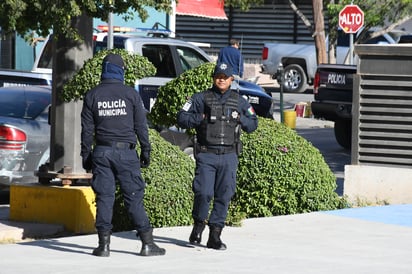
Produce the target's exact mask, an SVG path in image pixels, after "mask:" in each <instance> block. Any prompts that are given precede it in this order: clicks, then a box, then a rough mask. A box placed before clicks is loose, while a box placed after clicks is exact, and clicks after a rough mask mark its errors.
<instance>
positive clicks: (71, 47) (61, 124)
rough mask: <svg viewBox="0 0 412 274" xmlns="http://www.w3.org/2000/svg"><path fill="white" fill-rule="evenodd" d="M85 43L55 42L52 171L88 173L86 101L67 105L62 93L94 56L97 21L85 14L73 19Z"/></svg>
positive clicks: (67, 39)
mask: <svg viewBox="0 0 412 274" xmlns="http://www.w3.org/2000/svg"><path fill="white" fill-rule="evenodd" d="M72 24H73V25H74V26H75V27H76V28H77V29H78V30H79V34H80V35H81V36H82V37H83V38H84V40H83V41H74V40H71V39H69V38H65V37H63V35H61V36H60V37H58V39H56V37H54V39H53V81H52V90H53V91H52V108H51V115H50V120H51V121H50V123H51V132H50V135H51V136H50V164H49V170H50V171H56V172H62V170H63V168H66V167H68V169H67V170H70V171H72V172H73V173H84V172H85V171H84V170H83V168H82V162H81V158H80V130H81V126H80V112H81V109H82V101H77V102H70V103H65V102H63V101H62V100H61V99H60V97H59V94H60V93H61V92H62V90H63V86H64V84H65V83H66V82H67V81H68V80H69V79H70V78H71V77H72V76H73V75H74V74H75V72H76V71H78V70H79V69H80V68H81V67H82V66H83V63H84V61H86V60H87V59H89V58H91V57H92V56H93V48H92V36H93V19H92V18H90V17H88V16H86V15H82V16H79V17H77V18H74V19H73V20H72Z"/></svg>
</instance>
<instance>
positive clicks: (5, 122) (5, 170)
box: [0, 85, 51, 188]
mask: <svg viewBox="0 0 412 274" xmlns="http://www.w3.org/2000/svg"><path fill="white" fill-rule="evenodd" d="M50 102H51V86H40V85H36V86H31V85H29V86H12V87H1V88H0V188H7V187H8V186H10V184H13V183H28V182H34V181H35V180H36V177H35V176H34V171H35V170H37V169H38V168H39V166H40V165H42V164H44V163H45V162H47V161H48V160H49V151H50V125H49V123H48V117H49V106H50Z"/></svg>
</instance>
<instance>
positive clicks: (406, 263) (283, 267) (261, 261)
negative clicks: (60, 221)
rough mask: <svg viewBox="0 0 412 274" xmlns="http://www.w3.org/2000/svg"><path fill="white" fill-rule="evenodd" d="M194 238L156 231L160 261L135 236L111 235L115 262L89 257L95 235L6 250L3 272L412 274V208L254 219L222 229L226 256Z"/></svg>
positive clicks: (1, 253)
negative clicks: (161, 250) (142, 253)
mask: <svg viewBox="0 0 412 274" xmlns="http://www.w3.org/2000/svg"><path fill="white" fill-rule="evenodd" d="M190 231H191V227H189V226H184V227H167V228H157V229H155V231H154V234H155V240H156V242H157V243H158V244H159V245H160V246H161V247H164V248H166V251H167V253H166V255H165V256H161V257H141V256H138V255H137V253H138V251H139V250H140V247H141V243H140V241H138V240H136V237H135V233H134V232H133V231H128V232H121V233H114V234H113V236H112V243H111V256H110V257H109V258H99V257H95V256H92V255H91V252H92V249H93V248H94V247H95V246H96V244H97V235H95V234H94V235H83V236H73V237H62V238H52V239H45V240H36V241H30V242H23V243H16V244H2V245H0V266H1V267H0V273H2V274H3V273H54V274H55V273H99V274H102V273H122V274H124V273H180V274H185V273H198V274H202V273H288V274H291V273H317V274H319V273H327V274H330V273H334V274H337V273H345V274H346V273H374V274H377V273H385V274H386V273H397V274H399V273H412V260H411V258H412V248H411V246H412V205H392V206H380V207H365V208H355V209H344V210H336V211H326V212H314V213H308V214H298V215H288V216H278V217H270V218H256V219H248V220H245V221H244V222H243V224H242V226H241V227H226V228H225V229H224V231H223V234H222V240H223V241H224V242H225V243H226V244H227V246H228V249H227V250H226V251H216V250H211V249H207V248H205V247H204V246H192V245H190V244H189V243H188V241H187V239H188V236H189V234H190ZM207 234H208V232H207V230H206V231H205V232H204V235H203V236H204V237H203V238H204V239H203V243H205V242H206V240H207Z"/></svg>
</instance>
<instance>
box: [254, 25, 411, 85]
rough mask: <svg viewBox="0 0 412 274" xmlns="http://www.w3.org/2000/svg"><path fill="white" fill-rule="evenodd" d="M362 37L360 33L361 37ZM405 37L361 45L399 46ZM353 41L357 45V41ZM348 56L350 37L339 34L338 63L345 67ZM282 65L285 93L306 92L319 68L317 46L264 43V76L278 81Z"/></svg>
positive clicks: (392, 35)
mask: <svg viewBox="0 0 412 274" xmlns="http://www.w3.org/2000/svg"><path fill="white" fill-rule="evenodd" d="M374 30H375V29H371V30H369V31H368V32H369V33H372V32H374ZM360 33H361V32H358V34H360ZM402 34H404V33H403V32H400V31H393V32H389V33H385V34H382V35H380V36H377V37H375V38H372V39H365V40H364V41H363V42H362V44H396V43H397V42H398V40H399V37H400V36H401V35H402ZM367 35H368V34H367ZM367 35H365V37H367ZM354 40H355V42H356V40H357V39H356V37H355V39H354ZM326 48H327V47H326ZM348 54H349V34H345V33H344V32H343V31H341V30H340V31H339V32H338V40H337V47H336V63H337V64H345V63H346V62H345V61H346V60H347V59H348V58H347V56H348ZM280 63H281V64H282V65H283V68H284V81H283V89H284V91H286V92H297V93H299V92H304V91H305V90H306V89H307V86H308V85H311V84H312V83H313V80H314V77H315V73H316V68H317V65H318V64H317V59H316V48H315V44H314V43H312V44H292V43H264V45H263V50H262V65H261V69H262V71H261V72H262V73H263V74H269V75H271V76H272V78H273V79H277V76H278V75H277V74H278V67H279V64H280Z"/></svg>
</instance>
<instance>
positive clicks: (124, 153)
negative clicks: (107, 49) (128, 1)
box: [81, 54, 166, 257]
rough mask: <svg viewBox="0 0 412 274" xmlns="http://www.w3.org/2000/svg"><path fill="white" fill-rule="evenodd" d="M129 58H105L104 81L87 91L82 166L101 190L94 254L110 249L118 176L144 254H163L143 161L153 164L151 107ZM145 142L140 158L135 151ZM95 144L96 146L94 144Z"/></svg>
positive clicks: (96, 190) (104, 254) (105, 253)
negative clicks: (128, 71)
mask: <svg viewBox="0 0 412 274" xmlns="http://www.w3.org/2000/svg"><path fill="white" fill-rule="evenodd" d="M124 68H125V66H124V62H123V59H122V57H121V56H120V55H118V54H108V55H107V56H106V57H105V58H104V59H103V64H102V74H101V82H100V84H99V85H98V86H96V87H95V88H93V89H91V90H90V91H88V92H87V93H86V95H85V97H84V102H83V109H82V113H81V127H82V131H81V156H82V159H83V168H84V169H85V170H92V172H93V179H92V182H91V185H92V188H93V191H94V193H95V195H96V206H97V212H96V224H95V225H96V229H97V233H98V237H99V245H98V247H97V248H95V249H94V250H93V255H95V256H100V257H108V256H109V255H110V247H109V245H110V235H111V230H112V216H113V205H114V201H115V191H116V181H118V182H119V184H120V188H121V190H122V192H123V199H124V204H125V206H126V209H127V210H128V213H129V215H130V217H131V219H132V221H133V223H134V225H135V228H136V231H137V234H138V236H140V239H141V240H142V248H141V251H140V255H142V256H156V255H164V254H165V252H166V251H165V249H163V248H160V247H158V246H157V245H156V244H155V243H154V241H153V234H152V232H153V229H152V226H151V224H150V222H149V219H148V217H147V214H146V210H145V208H144V205H143V195H144V189H145V182H144V181H143V179H142V176H141V173H140V167H148V166H149V163H150V150H151V146H150V143H149V135H148V127H147V121H146V111H145V109H144V107H143V102H142V99H141V98H140V95H139V93H137V92H136V90H134V89H133V88H132V87H129V86H126V85H124ZM136 136H137V139H138V140H139V142H140V147H141V153H140V161H139V156H138V155H137V153H136ZM93 142H95V146H94V148H93V149H92V144H93Z"/></svg>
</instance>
